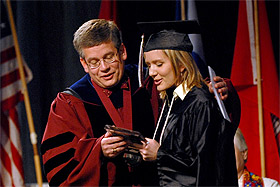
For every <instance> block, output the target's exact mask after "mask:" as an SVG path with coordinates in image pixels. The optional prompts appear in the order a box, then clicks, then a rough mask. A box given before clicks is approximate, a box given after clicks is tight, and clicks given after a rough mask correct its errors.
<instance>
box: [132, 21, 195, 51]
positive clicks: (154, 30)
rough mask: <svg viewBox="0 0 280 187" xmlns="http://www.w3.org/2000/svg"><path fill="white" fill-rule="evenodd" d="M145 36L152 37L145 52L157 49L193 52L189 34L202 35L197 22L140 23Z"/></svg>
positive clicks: (139, 25)
mask: <svg viewBox="0 0 280 187" xmlns="http://www.w3.org/2000/svg"><path fill="white" fill-rule="evenodd" d="M137 25H138V27H139V29H140V30H141V31H142V32H143V33H144V35H145V36H147V35H148V36H150V37H149V39H148V41H147V43H146V45H145V47H144V52H148V51H151V50H155V49H173V50H182V51H187V52H192V50H193V46H192V43H191V41H190V38H189V37H188V34H198V33H200V27H199V24H198V22H197V21H196V20H184V21H157V22H138V23H137Z"/></svg>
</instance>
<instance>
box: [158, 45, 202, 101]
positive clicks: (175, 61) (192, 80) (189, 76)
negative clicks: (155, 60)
mask: <svg viewBox="0 0 280 187" xmlns="http://www.w3.org/2000/svg"><path fill="white" fill-rule="evenodd" d="M163 53H164V54H165V55H166V56H167V57H168V58H169V59H170V61H171V63H172V68H173V70H174V72H175V77H177V78H176V81H175V84H176V86H179V85H180V84H182V83H185V84H186V86H187V88H189V89H191V88H192V87H194V86H197V87H199V88H201V83H202V82H205V81H204V80H203V78H202V76H201V74H200V72H199V69H198V67H197V65H196V63H195V61H194V59H193V57H192V55H191V54H190V53H189V52H186V51H179V50H170V49H164V50H163ZM181 65H183V66H184V67H185V71H183V72H182V73H181V72H180V66H181ZM184 88H185V87H184V86H183V89H184ZM184 91H186V90H184ZM165 96H166V92H165V91H162V92H161V93H160V97H161V98H164V97H165Z"/></svg>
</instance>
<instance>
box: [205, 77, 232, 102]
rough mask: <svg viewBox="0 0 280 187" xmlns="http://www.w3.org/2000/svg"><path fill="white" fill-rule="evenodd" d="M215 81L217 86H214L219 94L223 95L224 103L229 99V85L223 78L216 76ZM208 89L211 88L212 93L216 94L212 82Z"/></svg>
mask: <svg viewBox="0 0 280 187" xmlns="http://www.w3.org/2000/svg"><path fill="white" fill-rule="evenodd" d="M214 81H215V82H216V84H215V85H214V86H215V88H218V93H219V94H220V95H221V99H222V100H223V101H224V100H226V99H227V97H228V87H227V83H226V82H225V81H224V79H223V78H221V77H219V76H215V77H214ZM208 87H209V91H210V93H214V91H213V88H212V82H210V83H209V84H208Z"/></svg>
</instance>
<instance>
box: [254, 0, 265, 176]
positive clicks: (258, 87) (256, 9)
mask: <svg viewBox="0 0 280 187" xmlns="http://www.w3.org/2000/svg"><path fill="white" fill-rule="evenodd" d="M254 15H255V16H254V17H255V24H254V25H255V40H256V63H257V90H258V113H259V136H260V154H261V175H262V177H265V151H264V132H263V105H262V78H261V62H260V44H259V20H258V2H257V0H254Z"/></svg>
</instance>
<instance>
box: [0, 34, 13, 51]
mask: <svg viewBox="0 0 280 187" xmlns="http://www.w3.org/2000/svg"><path fill="white" fill-rule="evenodd" d="M0 45H1V52H2V51H5V50H7V49H9V48H11V47H14V42H13V36H12V35H9V36H6V37H4V38H1V43H0Z"/></svg>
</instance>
